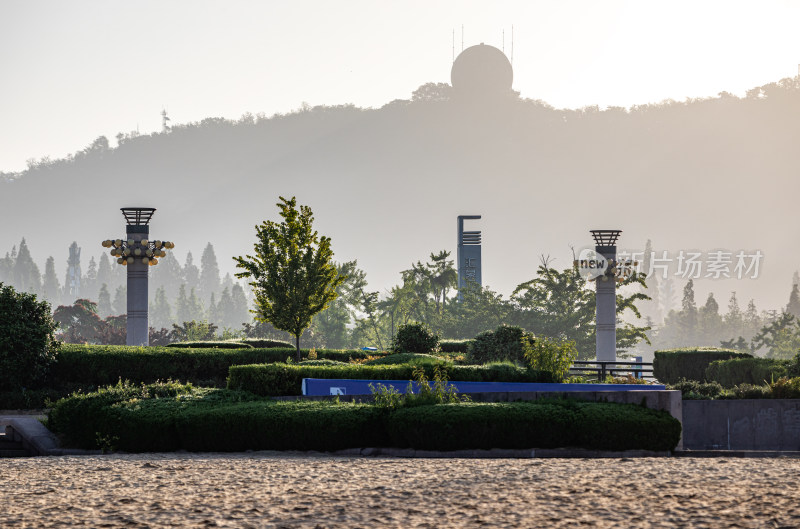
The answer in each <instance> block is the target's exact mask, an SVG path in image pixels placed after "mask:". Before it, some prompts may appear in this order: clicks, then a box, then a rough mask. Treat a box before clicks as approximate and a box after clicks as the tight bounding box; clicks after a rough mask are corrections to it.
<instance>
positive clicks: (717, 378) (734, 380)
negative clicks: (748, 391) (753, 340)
mask: <svg viewBox="0 0 800 529" xmlns="http://www.w3.org/2000/svg"><path fill="white" fill-rule="evenodd" d="M788 364H789V362H788V361H786V360H778V359H776V358H731V359H730V360H715V361H713V362H711V363H710V364H709V365H708V368H706V377H705V378H706V380H710V381H713V382H719V383H720V384H722V386H723V387H726V388H732V387H733V386H737V385H739V384H751V385H753V384H755V385H761V384H766V383H769V382H772V381H773V380H777V379H779V378H780V377H783V376H786V374H787V367H788Z"/></svg>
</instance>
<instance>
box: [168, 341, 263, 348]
mask: <svg viewBox="0 0 800 529" xmlns="http://www.w3.org/2000/svg"><path fill="white" fill-rule="evenodd" d="M165 347H174V348H178V349H252V348H253V346H252V345H250V344H246V343H243V342H228V341H222V340H220V341H207V342H203V341H197V342H175V343H171V344H167V345H166V346H165Z"/></svg>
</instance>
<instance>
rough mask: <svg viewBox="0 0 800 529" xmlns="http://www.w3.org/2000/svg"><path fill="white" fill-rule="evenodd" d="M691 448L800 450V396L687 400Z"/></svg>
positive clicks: (685, 435)
mask: <svg viewBox="0 0 800 529" xmlns="http://www.w3.org/2000/svg"><path fill="white" fill-rule="evenodd" d="M683 447H684V448H685V449H688V450H787V451H796V450H800V399H786V400H782V399H758V400H750V399H746V400H745V399H742V400H684V401H683Z"/></svg>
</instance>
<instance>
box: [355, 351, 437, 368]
mask: <svg viewBox="0 0 800 529" xmlns="http://www.w3.org/2000/svg"><path fill="white" fill-rule="evenodd" d="M444 363H447V360H446V359H444V358H441V357H439V356H434V355H423V354H413V353H395V354H390V355H387V356H384V357H381V358H375V359H374V360H368V361H367V362H365V363H364V365H368V366H388V365H398V364H413V365H419V364H430V365H434V364H444Z"/></svg>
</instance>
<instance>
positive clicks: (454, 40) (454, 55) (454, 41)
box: [453, 28, 456, 62]
mask: <svg viewBox="0 0 800 529" xmlns="http://www.w3.org/2000/svg"><path fill="white" fill-rule="evenodd" d="M453 62H456V28H453Z"/></svg>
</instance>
